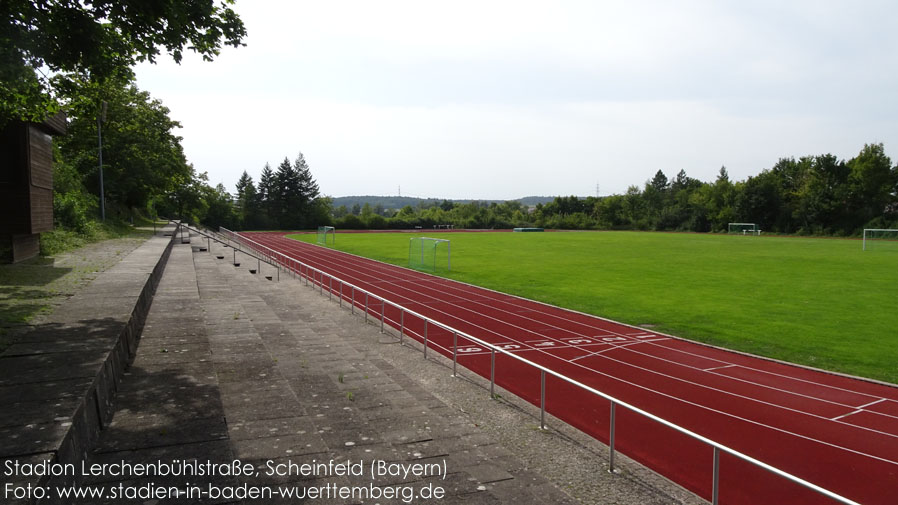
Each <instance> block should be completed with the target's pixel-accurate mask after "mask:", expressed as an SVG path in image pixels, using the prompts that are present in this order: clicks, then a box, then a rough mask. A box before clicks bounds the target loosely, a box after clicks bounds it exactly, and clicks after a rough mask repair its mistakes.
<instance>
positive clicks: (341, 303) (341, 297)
mask: <svg viewBox="0 0 898 505" xmlns="http://www.w3.org/2000/svg"><path fill="white" fill-rule="evenodd" d="M340 308H341V309H342V308H343V279H340Z"/></svg>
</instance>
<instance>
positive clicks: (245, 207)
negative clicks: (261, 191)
mask: <svg viewBox="0 0 898 505" xmlns="http://www.w3.org/2000/svg"><path fill="white" fill-rule="evenodd" d="M258 212H259V195H258V193H257V191H256V185H255V184H253V178H252V177H250V176H249V174H248V173H246V170H244V171H243V175H241V176H240V180H239V181H237V217H238V220H239V223H240V227H241V228H242V229H253V228H256V227H258V226H259V222H258V218H257V215H258Z"/></svg>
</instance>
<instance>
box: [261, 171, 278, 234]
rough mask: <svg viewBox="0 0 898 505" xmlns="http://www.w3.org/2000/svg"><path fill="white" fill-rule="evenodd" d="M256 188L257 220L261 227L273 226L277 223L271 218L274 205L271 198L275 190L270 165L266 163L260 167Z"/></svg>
mask: <svg viewBox="0 0 898 505" xmlns="http://www.w3.org/2000/svg"><path fill="white" fill-rule="evenodd" d="M256 189H257V190H258V200H259V213H258V214H257V220H258V222H259V224H260V225H261V227H262V228H273V227H274V226H276V225H277V222H276V221H275V220H274V219H273V213H272V210H273V207H274V205H273V198H274V197H275V193H277V190H276V184H275V178H274V172H272V170H271V165H269V164H268V163H266V164H265V167H264V168H262V173H261V174H260V175H259V185H258V186H257V188H256Z"/></svg>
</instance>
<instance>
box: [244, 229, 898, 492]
mask: <svg viewBox="0 0 898 505" xmlns="http://www.w3.org/2000/svg"><path fill="white" fill-rule="evenodd" d="M243 235H244V236H246V237H248V238H250V239H252V240H254V241H256V242H258V243H261V244H263V245H265V246H267V247H270V248H272V249H274V250H276V251H280V252H282V253H284V254H286V255H288V256H290V257H292V258H295V259H297V260H300V261H302V262H303V263H305V264H307V265H310V266H312V267H314V268H317V269H320V270H321V271H324V272H326V273H327V274H329V275H334V276H335V277H337V278H340V279H343V280H345V281H346V282H348V283H351V284H354V285H356V286H358V287H360V288H362V289H365V290H367V291H370V292H371V293H374V294H376V295H377V296H378V297H380V296H382V297H384V298H386V299H387V300H389V301H392V302H394V303H397V304H399V305H402V306H404V307H406V308H407V309H409V310H413V311H415V312H418V313H420V314H422V315H424V316H426V317H429V318H432V319H433V320H436V321H440V322H442V323H444V324H446V325H449V326H451V327H453V328H455V329H457V330H459V331H462V332H465V333H467V334H469V335H471V336H473V337H476V338H480V339H482V340H484V341H487V342H490V343H492V344H496V345H501V346H502V347H503V348H505V349H507V350H509V351H512V352H514V353H517V354H519V355H521V356H523V357H526V358H527V359H529V360H530V361H533V362H536V363H539V364H540V365H543V366H545V367H547V368H550V369H553V370H555V371H557V372H559V373H561V374H563V375H566V376H567V377H570V378H572V379H575V380H577V381H579V382H581V383H584V384H586V385H589V386H591V387H593V388H595V389H597V390H600V391H603V392H605V393H607V394H609V395H611V396H614V397H616V398H618V399H620V400H622V401H625V402H628V403H630V404H632V405H634V406H636V407H639V408H641V409H644V410H646V411H648V412H651V413H653V414H654V415H656V416H659V417H661V418H664V419H666V420H668V421H671V422H673V423H675V424H677V425H679V426H682V427H684V428H687V429H689V430H691V431H693V432H696V433H699V434H701V435H703V436H705V437H707V438H709V439H712V440H714V441H716V442H718V443H721V444H723V445H726V446H728V447H730V448H732V449H735V450H737V451H740V452H742V453H744V454H747V455H749V456H752V457H754V458H756V459H758V460H761V461H763V462H765V463H767V464H770V465H773V466H775V467H777V468H779V469H781V470H784V471H786V472H789V473H791V474H793V475H796V476H798V477H800V478H802V479H805V480H807V481H809V482H812V483H814V484H817V485H819V486H821V487H824V488H826V489H829V490H830V491H833V492H835V493H838V494H840V495H842V496H845V497H847V498H849V499H852V500H854V501H856V502H859V503H863V504H870V505H880V504H881V505H885V504H898V388H895V387H891V386H887V385H881V384H876V383H871V382H867V381H863V380H857V379H851V378H848V377H843V376H838V375H833V374H827V373H824V372H818V371H814V370H809V369H806V368H802V367H798V366H792V365H786V364H782V363H776V362H772V361H769V360H765V359H761V358H755V357H751V356H746V355H742V354H737V353H733V352H728V351H725V350H721V349H716V348H712V347H708V346H704V345H701V344H696V343H693V342H689V341H686V340H682V339H679V338H675V337H671V336H669V335H663V334H658V333H654V332H651V331H648V330H643V329H641V328H636V327H632V326H627V325H624V324H620V323H616V322H613V321H609V320H605V319H601V318H598V317H594V316H589V315H585V314H581V313H577V312H573V311H569V310H565V309H561V308H558V307H554V306H549V305H545V304H542V303H539V302H534V301H530V300H525V299H521V298H517V297H514V296H510V295H506V294H502V293H498V292H495V291H490V290H487V289H482V288H478V287H475V286H471V285H468V284H463V283H459V282H455V281H451V280H447V279H442V278H438V277H434V276H430V275H427V274H422V273H419V272H415V271H412V270H409V269H405V268H399V267H396V266H393V265H388V264H385V263H380V262H377V261H373V260H368V259H365V258H361V257H358V256H353V255H350V254H346V253H342V252H339V251H334V250H332V249H327V248H323V247H319V246H315V245H311V244H307V243H303V242H298V241H294V240H290V239H287V238H284V237H283V236H282V234H281V233H244V234H243ZM329 287H330V285H329V281H327V280H326V281H325V286H324V289H328V288H329ZM333 289H334V296H340V295H342V296H343V297H344V300H345V301H347V302H348V301H349V300H350V298H351V297H352V294H351V292H350V290H349V288H346V289H344V288H343V287H342V286H338V285H337V283H334V285H333ZM364 303H365V302H364V300H363V299H361V297H357V298H356V299H355V306H356V307H364ZM381 310H384V314H385V318H386V320H387V324H390V325H391V326H394V327H397V328H398V327H399V325H400V314H399V311H398V309H395V308H394V307H392V306H390V305H385V306H384V307H381V303H380V302H379V301H374V300H371V301H370V307H369V311H370V312H371V314H376V315H378V316H379V315H380V313H381ZM401 322H402V324H403V326H404V329H405V334H406V335H408V336H410V337H411V338H415V339H417V340H418V341H423V334H424V323H423V322H422V321H421V320H417V319H416V318H412V317H410V316H408V317H403V320H402V321H401ZM428 326H429V328H428V334H427V336H428V342H429V344H430V346H431V348H432V349H436V350H437V351H438V352H441V353H442V354H444V355H446V356H449V357H451V355H452V348H453V337H452V334H451V333H448V332H446V331H444V330H441V329H438V328H437V327H436V326H435V325H428ZM458 355H459V358H458V363H459V365H461V366H464V367H466V368H468V369H470V370H472V371H474V372H476V373H478V374H480V375H481V376H484V377H486V378H489V376H490V353H489V352H487V351H486V350H485V349H481V348H479V347H478V346H477V345H476V344H475V343H474V342H471V341H467V340H465V339H463V338H459V341H458ZM495 359H496V383H497V384H498V385H500V386H501V387H504V388H505V389H507V390H509V391H511V392H513V393H514V394H516V395H518V396H520V397H521V398H524V399H525V400H527V401H529V402H531V403H532V404H534V405H539V401H540V398H539V395H540V385H539V372H538V371H536V370H535V369H532V368H530V367H527V366H525V365H523V364H521V363H520V362H517V361H516V360H514V359H512V358H509V357H507V356H503V355H502V354H499V353H497V355H496V358H495ZM546 409H547V411H548V412H550V413H551V414H553V415H554V416H556V417H558V418H560V419H562V420H564V421H565V422H567V423H569V424H571V425H573V426H576V427H577V428H579V429H581V430H583V431H584V432H586V433H588V434H590V435H591V436H593V437H595V438H597V439H599V440H601V441H603V442H606V443H607V442H608V438H609V435H608V432H609V411H610V404H609V402H608V401H606V400H603V399H601V398H598V397H596V396H595V395H592V394H590V393H587V392H585V391H583V390H582V389H579V388H576V387H574V386H572V385H570V384H568V383H565V382H563V381H561V380H559V379H556V378H554V377H552V376H547V379H546ZM615 446H616V448H617V449H618V450H620V451H621V452H622V453H624V454H626V455H628V456H630V457H632V458H634V459H636V460H637V461H639V462H641V463H643V464H645V465H647V466H649V467H650V468H652V469H654V470H656V471H657V472H659V473H661V474H662V475H665V476H667V477H668V478H670V479H671V480H673V481H675V482H677V483H679V484H680V485H682V486H684V487H686V488H687V489H689V490H691V491H693V492H695V493H697V494H699V495H700V496H702V497H704V498H706V499H710V496H711V482H712V477H711V470H712V448H711V447H709V446H707V445H706V444H704V443H702V442H699V441H697V440H694V439H692V438H689V437H687V436H686V435H683V434H681V433H679V432H676V431H674V430H672V429H670V428H668V427H665V426H663V425H661V424H659V423H656V422H654V421H651V420H649V419H647V418H645V417H643V416H640V415H638V414H636V413H634V412H631V411H627V410H625V409H623V408H618V409H616V436H615ZM719 498H720V503H722V504H734V505H735V504H745V505H749V504H750V505H757V504H785V503H788V504H825V503H836V502H835V501H833V500H831V499H829V498H826V497H824V496H822V495H820V494H818V493H816V492H814V491H811V490H809V489H806V488H804V487H801V486H799V485H797V484H794V483H791V482H789V481H787V480H785V479H783V478H781V477H778V476H776V475H774V474H772V473H770V472H768V471H766V470H763V469H761V468H758V467H756V466H754V465H752V464H750V463H747V462H744V461H742V460H739V459H737V458H735V457H733V456H731V455H728V454H725V453H722V454H721V458H720V497H719Z"/></svg>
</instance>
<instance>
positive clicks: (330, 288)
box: [327, 275, 334, 300]
mask: <svg viewBox="0 0 898 505" xmlns="http://www.w3.org/2000/svg"><path fill="white" fill-rule="evenodd" d="M327 299H328V300H333V299H334V276H333V275H330V276H328V278H327Z"/></svg>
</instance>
